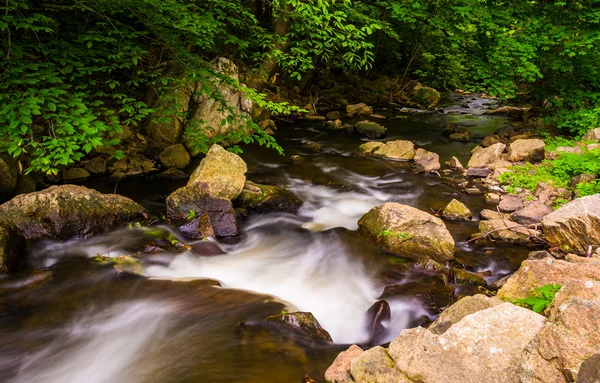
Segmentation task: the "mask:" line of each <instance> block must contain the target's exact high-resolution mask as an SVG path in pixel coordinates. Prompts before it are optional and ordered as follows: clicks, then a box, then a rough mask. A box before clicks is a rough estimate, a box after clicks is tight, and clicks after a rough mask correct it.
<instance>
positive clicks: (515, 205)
mask: <svg viewBox="0 0 600 383" xmlns="http://www.w3.org/2000/svg"><path fill="white" fill-rule="evenodd" d="M521 209H523V200H522V199H521V197H519V196H516V195H505V196H504V197H502V199H501V200H500V204H498V210H500V211H501V212H502V213H512V212H513V211H517V210H521Z"/></svg>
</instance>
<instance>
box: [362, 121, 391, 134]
mask: <svg viewBox="0 0 600 383" xmlns="http://www.w3.org/2000/svg"><path fill="white" fill-rule="evenodd" d="M354 128H355V129H356V131H357V132H358V133H360V134H362V135H364V136H366V137H367V138H379V137H382V136H384V135H385V134H386V132H387V129H386V128H385V127H384V126H381V125H379V124H378V123H376V122H371V121H369V120H366V121H360V122H357V123H356V125H355V126H354Z"/></svg>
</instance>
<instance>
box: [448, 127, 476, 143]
mask: <svg viewBox="0 0 600 383" xmlns="http://www.w3.org/2000/svg"><path fill="white" fill-rule="evenodd" d="M448 138H450V139H451V140H452V141H458V142H470V141H471V134H470V133H469V131H468V130H466V129H465V131H464V132H456V133H452V134H450V135H449V136H448Z"/></svg>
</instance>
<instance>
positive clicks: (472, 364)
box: [388, 303, 546, 383]
mask: <svg viewBox="0 0 600 383" xmlns="http://www.w3.org/2000/svg"><path fill="white" fill-rule="evenodd" d="M545 322H546V318H544V317H543V316H542V315H539V314H536V313H534V312H533V311H531V310H527V309H525V308H522V307H518V306H515V305H513V304H511V303H503V304H500V305H496V306H493V307H491V308H488V309H485V310H481V311H478V312H476V313H474V314H471V315H467V316H466V317H464V318H463V319H462V320H460V321H459V322H458V323H456V324H454V325H452V326H451V327H450V328H449V329H448V330H446V331H445V332H444V333H443V334H442V335H435V334H433V333H432V332H431V331H429V330H426V329H424V328H421V327H418V328H414V329H409V330H404V331H402V332H401V333H400V336H398V337H397V338H396V339H394V340H393V341H392V343H391V344H390V347H389V351H388V353H389V356H390V357H391V358H392V360H393V362H394V365H395V367H396V368H397V369H399V370H400V371H401V372H402V373H404V374H405V375H406V376H407V377H408V379H410V380H409V381H414V382H427V383H515V382H519V378H518V374H519V368H520V365H521V354H522V353H523V350H524V349H525V348H526V347H527V346H528V345H529V343H530V342H531V340H532V339H533V338H534V337H535V335H536V334H537V333H538V332H539V331H540V330H541V328H542V326H543V325H544V323H545Z"/></svg>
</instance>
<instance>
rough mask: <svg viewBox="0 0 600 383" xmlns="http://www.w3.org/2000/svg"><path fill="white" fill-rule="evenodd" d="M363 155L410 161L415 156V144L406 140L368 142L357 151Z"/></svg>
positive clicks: (358, 154) (359, 154)
mask: <svg viewBox="0 0 600 383" xmlns="http://www.w3.org/2000/svg"><path fill="white" fill-rule="evenodd" d="M355 154H356V155H357V156H361V157H381V158H387V159H391V160H403V161H409V160H412V159H414V158H415V144H413V143H412V142H410V141H406V140H395V141H388V142H374V141H371V142H366V143H364V144H362V145H361V146H359V147H358V149H357V150H356V151H355Z"/></svg>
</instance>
